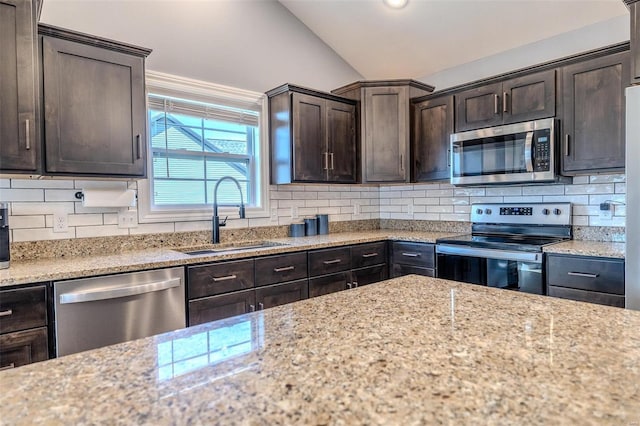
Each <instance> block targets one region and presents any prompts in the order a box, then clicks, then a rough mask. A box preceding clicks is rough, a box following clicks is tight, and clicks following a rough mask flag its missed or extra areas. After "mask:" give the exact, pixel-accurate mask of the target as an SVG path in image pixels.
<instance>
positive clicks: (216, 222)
mask: <svg viewBox="0 0 640 426" xmlns="http://www.w3.org/2000/svg"><path fill="white" fill-rule="evenodd" d="M224 180H230V181H232V182H233V183H235V184H236V186H237V187H238V192H239V193H240V205H238V206H237V207H238V208H239V209H240V219H244V217H245V209H244V199H243V196H242V188H241V187H240V182H238V181H237V179H235V178H233V177H231V176H223V177H221V178H220V179H218V182H216V186H215V187H214V188H213V218H212V232H211V242H212V243H213V244H217V243H219V242H220V227H221V226H225V225H226V223H227V220H226V219H225V221H224V222H222V223H220V218H219V217H218V187H219V186H220V184H221V183H222V181H224ZM227 205H228V204H227ZM233 206H236V204H233Z"/></svg>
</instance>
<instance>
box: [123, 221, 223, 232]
mask: <svg viewBox="0 0 640 426" xmlns="http://www.w3.org/2000/svg"><path fill="white" fill-rule="evenodd" d="M230 222H231V221H230ZM166 232H175V224H174V223H173V222H169V223H165V222H161V223H139V224H138V226H137V227H136V228H129V234H131V235H138V234H163V233H166Z"/></svg>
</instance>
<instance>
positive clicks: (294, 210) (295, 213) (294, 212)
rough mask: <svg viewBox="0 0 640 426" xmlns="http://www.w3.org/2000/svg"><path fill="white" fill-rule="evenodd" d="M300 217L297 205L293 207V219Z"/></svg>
mask: <svg viewBox="0 0 640 426" xmlns="http://www.w3.org/2000/svg"><path fill="white" fill-rule="evenodd" d="M297 218H298V208H297V207H296V206H292V207H291V219H297Z"/></svg>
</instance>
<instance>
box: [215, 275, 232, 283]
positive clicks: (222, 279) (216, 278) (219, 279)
mask: <svg viewBox="0 0 640 426" xmlns="http://www.w3.org/2000/svg"><path fill="white" fill-rule="evenodd" d="M236 278H237V277H236V276H235V275H227V276H224V277H212V279H213V282H216V283H217V282H218V281H228V280H235V279H236Z"/></svg>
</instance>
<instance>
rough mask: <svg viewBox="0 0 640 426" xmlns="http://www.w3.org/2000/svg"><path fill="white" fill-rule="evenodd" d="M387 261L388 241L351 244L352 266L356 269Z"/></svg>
mask: <svg viewBox="0 0 640 426" xmlns="http://www.w3.org/2000/svg"><path fill="white" fill-rule="evenodd" d="M381 263H387V242H386V241H380V242H376V243H367V244H358V245H355V246H351V267H352V268H354V269H357V268H364V267H366V266H373V265H379V264H381Z"/></svg>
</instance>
